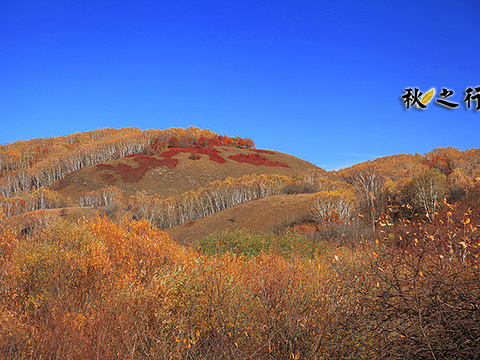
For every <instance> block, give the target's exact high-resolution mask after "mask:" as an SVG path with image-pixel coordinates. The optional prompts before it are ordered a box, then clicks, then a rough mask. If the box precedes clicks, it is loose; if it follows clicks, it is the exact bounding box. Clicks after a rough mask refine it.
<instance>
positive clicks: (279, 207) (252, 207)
mask: <svg viewBox="0 0 480 360" xmlns="http://www.w3.org/2000/svg"><path fill="white" fill-rule="evenodd" d="M314 197H315V194H298V195H277V196H272V197H268V198H263V199H258V200H254V201H250V202H247V203H244V204H240V205H238V206H235V207H233V208H230V209H226V210H223V211H220V212H218V213H216V214H213V215H211V216H208V217H205V218H202V219H199V220H195V221H191V222H189V223H187V224H183V225H179V226H175V227H173V228H171V229H168V230H167V232H168V233H169V235H170V236H171V238H172V239H173V240H175V241H178V242H179V243H181V244H193V243H194V242H195V241H197V240H200V239H201V238H203V237H204V236H207V235H210V234H213V233H216V232H219V231H223V230H236V229H242V228H246V229H249V230H257V231H278V230H281V229H283V228H285V227H286V226H288V225H290V224H292V223H294V222H296V221H300V220H302V219H304V218H305V217H306V216H308V213H309V210H310V207H311V205H312V202H313V199H314Z"/></svg>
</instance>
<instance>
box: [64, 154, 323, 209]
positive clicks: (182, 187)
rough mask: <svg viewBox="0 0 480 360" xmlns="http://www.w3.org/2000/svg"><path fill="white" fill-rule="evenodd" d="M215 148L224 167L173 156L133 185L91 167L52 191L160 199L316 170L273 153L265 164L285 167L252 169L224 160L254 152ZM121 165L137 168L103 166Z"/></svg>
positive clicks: (202, 158)
mask: <svg viewBox="0 0 480 360" xmlns="http://www.w3.org/2000/svg"><path fill="white" fill-rule="evenodd" d="M216 148H217V149H218V150H219V151H220V153H219V155H220V156H221V157H223V158H224V159H225V160H226V163H224V164H219V163H217V162H215V161H212V160H210V159H209V157H208V155H201V156H200V159H198V160H191V159H189V156H190V154H189V153H180V154H178V155H175V156H173V159H177V160H178V164H177V166H176V167H175V168H168V167H166V166H161V167H156V168H154V169H151V170H149V171H147V172H146V174H145V175H144V176H143V178H141V179H140V180H139V181H137V182H127V181H125V180H124V179H123V178H122V177H121V176H118V174H114V177H113V178H110V179H108V180H104V179H102V178H101V175H102V174H106V173H109V172H108V171H106V170H102V169H101V168H99V167H98V166H91V167H87V168H84V169H81V170H78V171H75V172H73V173H71V174H69V175H68V176H67V177H66V178H65V179H64V180H63V181H61V182H60V183H59V184H57V186H56V190H57V191H59V192H60V193H61V194H62V195H63V196H65V197H70V198H72V199H78V198H79V197H81V196H82V195H84V194H85V193H86V192H89V191H96V190H99V189H101V188H103V187H106V186H108V185H115V186H117V187H118V188H119V189H120V190H122V191H123V193H124V198H126V199H127V198H128V197H130V196H131V195H134V194H135V193H136V192H138V191H142V190H145V191H146V192H147V193H148V194H150V195H153V194H158V195H160V196H163V197H171V196H178V195H181V194H183V193H185V192H187V191H190V190H196V189H198V188H200V187H203V186H206V185H208V184H209V183H211V182H213V181H215V180H224V179H225V178H227V177H232V178H237V177H241V176H243V175H246V174H258V175H260V174H279V175H286V176H295V175H298V174H300V173H302V172H304V171H306V170H308V169H310V168H317V169H318V167H316V166H315V165H313V164H311V163H309V162H307V161H304V160H301V159H299V158H296V157H294V156H291V155H288V154H283V153H280V152H276V151H275V152H272V153H273V154H265V153H262V154H261V155H262V156H263V157H265V158H267V159H269V160H272V161H277V162H281V163H285V164H287V165H288V167H282V166H277V167H272V166H265V165H258V166H256V165H252V164H248V163H240V162H237V161H234V160H231V159H228V157H229V156H231V155H238V154H256V152H254V151H252V150H247V149H238V148H234V147H225V146H220V147H216ZM155 158H156V159H158V160H161V159H162V158H161V157H158V156H157V157H155ZM122 163H123V164H128V165H130V166H132V167H138V166H139V164H138V163H137V162H136V161H135V160H134V159H133V158H122V159H118V160H114V161H108V162H106V163H104V164H106V165H113V166H118V165H119V164H122ZM110 173H111V172H110Z"/></svg>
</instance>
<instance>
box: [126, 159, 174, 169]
mask: <svg viewBox="0 0 480 360" xmlns="http://www.w3.org/2000/svg"><path fill="white" fill-rule="evenodd" d="M134 160H135V161H136V162H137V163H138V164H139V165H143V166H148V167H149V168H150V169H154V168H156V167H159V166H166V167H168V168H170V169H174V168H175V166H177V164H178V160H177V159H172V158H171V157H167V158H165V159H162V160H159V159H157V158H154V157H153V156H137V157H136V158H135V159H134Z"/></svg>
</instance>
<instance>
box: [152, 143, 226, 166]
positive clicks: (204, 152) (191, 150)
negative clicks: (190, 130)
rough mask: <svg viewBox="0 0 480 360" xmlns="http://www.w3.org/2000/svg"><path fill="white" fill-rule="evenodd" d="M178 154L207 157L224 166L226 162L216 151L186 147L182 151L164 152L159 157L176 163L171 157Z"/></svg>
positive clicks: (178, 149) (171, 150) (176, 149)
mask: <svg viewBox="0 0 480 360" xmlns="http://www.w3.org/2000/svg"><path fill="white" fill-rule="evenodd" d="M179 153H196V154H202V155H208V156H209V158H210V160H212V161H215V162H217V163H219V164H225V163H226V162H227V160H225V159H224V158H222V157H221V156H220V155H218V154H219V153H220V151H218V150H217V149H211V148H195V147H187V148H184V149H181V148H174V149H170V150H167V151H164V152H163V153H162V154H161V155H160V156H163V157H164V158H165V159H171V160H176V161H177V163H178V160H177V159H172V156H175V155H177V154H179ZM175 165H176V164H175Z"/></svg>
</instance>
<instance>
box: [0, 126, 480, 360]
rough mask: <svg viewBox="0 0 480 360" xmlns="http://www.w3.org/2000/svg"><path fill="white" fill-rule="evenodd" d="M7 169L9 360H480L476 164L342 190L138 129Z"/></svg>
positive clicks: (315, 170) (228, 140) (5, 318)
mask: <svg viewBox="0 0 480 360" xmlns="http://www.w3.org/2000/svg"><path fill="white" fill-rule="evenodd" d="M0 165H1V173H0V194H1V195H0V230H1V231H0V358H5V359H32V358H47V359H79V358H81V359H118V358H124V359H127V358H128V359H149V358H152V359H386V358H388V359H419V358H421V359H430V358H431V359H444V358H455V359H473V358H479V357H480V340H479V339H480V327H479V326H478V324H479V323H480V310H479V309H480V277H479V272H478V271H479V264H478V260H479V259H478V256H479V255H480V249H479V246H480V149H472V150H467V151H459V150H457V149H454V148H438V149H435V150H432V151H431V152H429V153H427V154H425V155H420V154H416V155H405V154H404V155H394V156H388V157H384V158H379V159H376V160H374V161H369V162H365V163H361V164H357V165H354V166H352V167H349V168H346V169H340V170H338V171H330V172H326V171H324V170H322V169H321V168H319V167H316V166H314V165H312V164H309V163H308V162H306V161H303V160H301V159H298V158H295V157H293V156H291V155H287V154H281V153H278V152H276V151H272V150H260V149H256V148H254V142H253V141H252V140H250V139H242V138H240V137H229V136H226V135H219V134H215V133H213V132H211V131H209V130H200V129H196V128H189V129H167V130H148V131H144V130H139V129H133V128H126V129H119V130H114V129H103V130H97V131H92V132H87V133H80V134H74V135H69V136H65V137H60V138H51V139H34V140H29V141H24V142H16V143H13V144H7V145H2V146H1V147H0Z"/></svg>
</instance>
